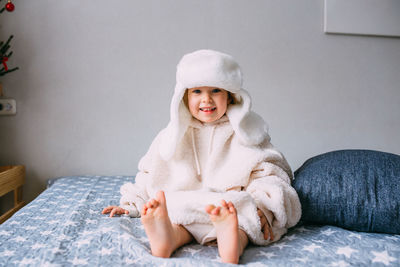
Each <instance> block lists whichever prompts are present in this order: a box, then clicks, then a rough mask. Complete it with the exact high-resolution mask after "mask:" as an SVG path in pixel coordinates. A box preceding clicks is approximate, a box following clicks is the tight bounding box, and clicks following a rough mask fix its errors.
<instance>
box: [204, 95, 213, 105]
mask: <svg viewBox="0 0 400 267" xmlns="http://www.w3.org/2000/svg"><path fill="white" fill-rule="evenodd" d="M211 101H212V98H211V95H210V94H209V93H205V94H204V95H203V102H205V103H208V102H211Z"/></svg>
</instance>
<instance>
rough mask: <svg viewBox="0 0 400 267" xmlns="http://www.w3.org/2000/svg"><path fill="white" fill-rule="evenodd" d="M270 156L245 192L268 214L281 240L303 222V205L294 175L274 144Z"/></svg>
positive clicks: (256, 171) (257, 166)
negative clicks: (281, 237) (295, 185)
mask: <svg viewBox="0 0 400 267" xmlns="http://www.w3.org/2000/svg"><path fill="white" fill-rule="evenodd" d="M266 155H267V156H266V157H265V159H264V160H263V161H261V162H259V163H258V164H257V165H256V166H255V167H254V168H253V171H252V173H251V175H250V182H249V184H248V186H247V187H246V188H245V190H246V191H247V192H248V193H250V195H251V196H252V197H253V199H254V200H255V202H256V204H257V207H258V208H259V209H261V210H262V211H263V212H264V214H265V216H266V217H267V220H268V222H269V224H270V225H271V226H272V231H273V232H274V235H275V236H276V240H277V239H279V238H280V236H281V235H282V234H283V233H285V232H286V230H287V229H288V228H290V227H292V226H294V225H296V224H297V222H298V221H299V220H300V217H301V204H300V201H299V198H298V196H297V192H296V191H295V190H294V188H293V187H292V186H291V181H292V179H293V175H292V171H291V169H290V166H289V164H288V163H287V161H286V159H285V158H284V156H283V155H282V154H281V153H280V152H279V151H277V150H276V149H274V147H273V146H272V145H271V144H268V146H267V148H266ZM276 240H275V241H276Z"/></svg>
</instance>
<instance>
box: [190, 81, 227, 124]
mask: <svg viewBox="0 0 400 267" xmlns="http://www.w3.org/2000/svg"><path fill="white" fill-rule="evenodd" d="M187 105H188V107H189V111H190V113H191V114H192V116H193V117H195V118H196V119H198V120H199V121H201V122H213V121H216V120H219V119H220V118H221V117H222V116H224V114H225V112H226V109H227V107H228V92H227V91H226V90H224V89H221V88H216V87H210V86H202V87H194V88H189V89H188V90H187Z"/></svg>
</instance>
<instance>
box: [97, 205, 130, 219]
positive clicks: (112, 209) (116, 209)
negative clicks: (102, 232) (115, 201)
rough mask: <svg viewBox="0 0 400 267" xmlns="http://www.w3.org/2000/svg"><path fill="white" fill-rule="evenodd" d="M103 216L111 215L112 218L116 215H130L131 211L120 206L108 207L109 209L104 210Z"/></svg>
mask: <svg viewBox="0 0 400 267" xmlns="http://www.w3.org/2000/svg"><path fill="white" fill-rule="evenodd" d="M101 213H102V214H107V213H110V217H112V216H114V214H117V215H121V214H129V211H127V210H126V209H123V208H121V207H118V206H108V207H107V208H104V209H103V211H102V212H101Z"/></svg>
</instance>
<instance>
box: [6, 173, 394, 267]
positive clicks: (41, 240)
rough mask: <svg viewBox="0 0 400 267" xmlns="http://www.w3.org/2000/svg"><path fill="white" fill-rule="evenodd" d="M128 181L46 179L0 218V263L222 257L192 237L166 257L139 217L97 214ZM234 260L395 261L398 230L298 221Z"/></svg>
mask: <svg viewBox="0 0 400 267" xmlns="http://www.w3.org/2000/svg"><path fill="white" fill-rule="evenodd" d="M297 175H298V176H299V177H300V173H299V172H297ZM299 180H301V179H299ZM128 181H130V182H132V181H134V177H132V176H71V177H60V178H57V179H52V180H50V182H49V185H48V188H47V189H46V190H45V191H44V192H42V193H41V194H40V195H39V196H38V197H37V198H36V199H35V200H34V201H32V202H30V203H29V204H28V205H26V206H25V207H24V208H22V209H21V210H19V211H18V212H16V213H15V214H14V216H12V217H11V218H10V219H8V220H7V221H6V222H5V223H3V224H2V225H0V266H72V265H73V266H141V265H149V266H192V265H193V266H224V265H225V264H223V263H221V262H220V258H219V256H218V251H217V248H216V247H211V246H210V247H207V246H201V245H198V244H195V243H192V244H189V245H186V246H184V247H182V248H180V249H178V250H177V251H176V252H175V253H174V254H173V255H172V257H171V258H169V259H162V258H157V257H153V256H152V255H151V254H150V249H149V243H148V240H147V238H146V236H145V233H144V229H143V227H142V225H141V222H140V219H139V218H130V217H128V216H117V217H113V218H109V217H108V216H107V215H102V214H101V210H102V209H103V208H104V207H106V206H108V205H116V204H118V203H119V197H120V195H119V188H120V186H121V185H122V184H123V183H125V182H128ZM397 223H398V222H397ZM239 263H240V264H243V265H248V266H264V265H268V266H400V235H398V234H387V233H386V234H385V233H371V232H358V231H354V230H348V229H344V228H343V227H338V226H333V225H314V224H310V223H306V222H304V221H303V222H301V223H300V224H298V225H297V226H296V227H294V228H292V229H290V230H289V232H288V233H287V234H286V235H285V236H284V237H283V238H282V239H281V240H280V241H278V242H276V243H274V244H272V245H270V246H267V247H258V246H252V245H250V246H249V247H248V248H247V249H246V250H245V252H244V254H243V255H242V257H241V259H240V262H239Z"/></svg>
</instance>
